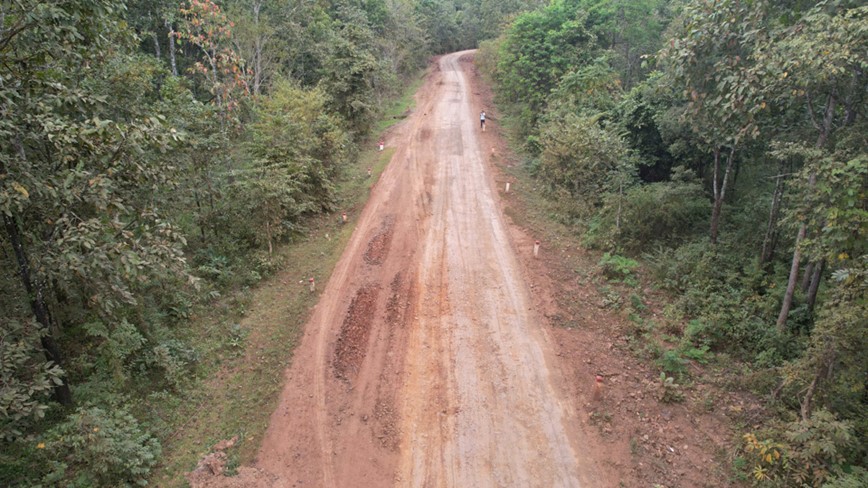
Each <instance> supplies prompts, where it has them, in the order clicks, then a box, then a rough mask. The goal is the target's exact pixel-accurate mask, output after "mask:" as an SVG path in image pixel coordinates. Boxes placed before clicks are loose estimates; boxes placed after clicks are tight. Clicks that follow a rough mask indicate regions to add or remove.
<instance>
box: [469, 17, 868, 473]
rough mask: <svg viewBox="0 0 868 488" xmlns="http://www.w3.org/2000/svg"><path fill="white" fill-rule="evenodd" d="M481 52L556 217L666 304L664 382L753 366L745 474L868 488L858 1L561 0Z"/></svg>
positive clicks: (867, 127)
mask: <svg viewBox="0 0 868 488" xmlns="http://www.w3.org/2000/svg"><path fill="white" fill-rule="evenodd" d="M478 57H479V61H480V63H481V65H482V66H483V67H484V68H485V71H486V72H487V73H488V74H489V75H490V76H491V77H492V79H493V80H494V81H495V83H496V85H497V92H498V94H499V96H500V99H501V105H502V106H504V107H505V108H506V111H507V112H508V113H509V114H510V119H511V120H512V126H513V127H514V132H515V134H516V135H517V137H518V138H519V140H520V141H522V143H523V145H524V147H525V149H526V150H527V152H528V154H529V155H530V157H531V163H530V164H531V166H530V168H531V170H532V171H533V172H534V174H535V175H536V176H537V177H538V178H539V179H540V180H541V181H543V182H545V184H546V187H547V188H548V190H549V191H550V194H551V196H552V198H553V199H554V200H556V201H557V202H558V205H559V208H560V209H561V213H560V215H561V218H562V219H563V220H564V221H566V222H568V223H571V224H573V225H575V226H576V228H577V229H579V230H580V231H581V232H582V233H583V235H584V239H585V241H586V242H587V243H588V244H589V245H591V246H593V247H598V248H600V249H603V250H606V251H608V252H610V253H622V254H626V255H632V256H642V257H643V258H644V261H645V262H646V264H647V268H648V269H649V270H650V271H651V272H652V275H653V277H654V278H655V279H656V281H657V282H658V283H659V284H660V286H662V287H664V288H665V289H667V290H669V291H670V292H671V293H672V294H673V295H674V296H675V300H676V302H675V305H674V306H673V307H672V308H671V310H669V317H670V320H676V321H678V320H683V323H686V324H687V325H686V326H685V327H683V328H682V329H681V337H680V338H678V340H677V342H676V343H674V344H669V346H667V347H663V348H658V349H657V350H656V352H655V353H656V354H662V355H663V357H659V358H657V359H658V364H661V365H662V366H663V369H664V373H670V372H679V373H682V374H683V373H684V371H683V368H678V367H676V366H678V365H680V364H681V363H683V361H686V360H687V359H688V358H691V357H693V358H695V357H698V356H699V355H702V354H705V353H706V352H709V351H710V352H717V353H718V356H719V357H730V358H731V359H732V360H733V361H737V362H739V363H740V364H742V365H744V366H743V368H745V369H746V370H749V371H753V373H752V374H748V375H747V376H748V377H749V378H750V381H749V383H750V384H753V385H755V390H756V391H757V392H758V393H760V394H762V395H763V396H764V398H766V402H767V405H768V407H769V412H775V413H776V415H772V416H771V417H770V418H769V419H768V422H767V423H766V424H765V425H763V426H762V427H761V428H759V429H758V430H756V431H751V432H747V433H746V434H745V438H744V445H743V446H742V448H741V450H740V452H739V453H738V454H737V455H738V456H740V457H739V459H741V460H742V461H740V462H741V463H742V464H743V465H744V466H745V468H744V472H746V473H748V474H746V476H747V475H749V476H750V478H751V479H753V480H754V481H756V482H757V483H760V484H763V485H767V486H829V487H831V486H863V485H864V484H865V483H866V481H868V475H866V471H865V467H866V466H868V463H866V455H868V451H866V450H865V446H866V445H868V416H866V412H868V391H866V386H868V382H866V374H868V343H866V337H868V320H866V317H868V300H866V291H868V199H866V191H868V152H866V148H868V144H866V142H868V141H866V134H868V124H866V119H865V116H866V113H865V107H866V95H868V77H866V68H868V8H866V7H865V6H864V5H862V3H861V2H851V1H846V0H839V1H831V0H830V1H821V2H815V1H802V0H793V1H784V2H771V1H764V0H754V1H744V0H717V1H704V0H701V1H700V0H688V1H685V2H668V1H665V0H642V1H630V2H627V1H620V0H554V1H552V2H551V3H550V4H549V5H547V6H545V7H543V8H540V9H538V10H536V11H534V12H531V13H527V14H523V15H521V16H518V17H517V18H516V19H515V20H514V21H513V22H512V23H511V24H510V26H509V27H508V29H506V30H505V32H504V33H503V34H502V36H500V37H499V38H498V39H496V40H494V41H491V42H488V43H485V44H484V45H483V49H482V51H481V53H480V55H479V56H478ZM652 337H654V335H653V331H652V333H651V334H647V335H646V336H645V338H646V339H648V340H651V338H652ZM688 352H689V354H688ZM653 355H654V354H652V356H653ZM673 365H675V366H673ZM667 366H668V369H667ZM732 367H733V368H735V367H736V366H735V363H733V366H732ZM676 379H677V378H676Z"/></svg>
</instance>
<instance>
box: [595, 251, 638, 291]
mask: <svg viewBox="0 0 868 488" xmlns="http://www.w3.org/2000/svg"><path fill="white" fill-rule="evenodd" d="M599 264H600V268H601V270H602V271H603V275H604V276H605V277H606V278H608V279H609V280H611V281H619V282H622V283H626V284H628V285H630V286H636V285H637V281H636V277H635V276H634V275H633V272H634V271H635V270H636V268H638V267H639V263H638V262H636V260H634V259H630V258H625V257H624V256H618V255H617V254H614V255H612V254H609V253H605V254H603V257H602V258H600V263H599Z"/></svg>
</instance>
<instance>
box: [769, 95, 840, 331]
mask: <svg viewBox="0 0 868 488" xmlns="http://www.w3.org/2000/svg"><path fill="white" fill-rule="evenodd" d="M808 102H809V110H810V112H811V113H810V116H811V118H812V120H813V117H814V112H813V110H812V109H810V107H811V105H810V94H808ZM836 103H837V99H836V95H835V93H832V94H831V95H829V98H828V99H827V101H826V108H825V110H824V114H823V125H822V127H818V128H819V130H820V134H819V136H817V144H816V147H818V148H822V147H823V146H825V145H826V141H827V140H828V139H829V134H830V133H831V132H832V122H833V120H834V117H835V105H836ZM816 184H817V174H816V173H811V176H810V177H809V178H808V188H810V189H813V188H814V186H815V185H816ZM807 230H808V228H807V224H806V223H805V222H804V221H803V222H802V224H801V225H800V226H799V232H798V234H797V235H796V245H795V249H794V250H793V263H792V265H791V266H790V278H789V281H788V282H787V291H786V292H785V294H784V301H783V303H782V304H781V313H780V314H778V322H777V327H778V330H783V329H784V325H786V323H787V316H788V315H789V314H790V307H792V306H793V292H794V291H795V290H796V281H797V280H798V279H799V260H800V259H801V250H800V249H799V244H801V242H802V240H803V239H804V238H805V235H806V234H807Z"/></svg>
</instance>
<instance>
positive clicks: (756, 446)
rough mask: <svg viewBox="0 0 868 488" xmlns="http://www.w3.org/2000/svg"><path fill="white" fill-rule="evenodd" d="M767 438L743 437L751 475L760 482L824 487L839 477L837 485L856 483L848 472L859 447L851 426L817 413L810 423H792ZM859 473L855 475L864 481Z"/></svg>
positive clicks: (777, 484)
mask: <svg viewBox="0 0 868 488" xmlns="http://www.w3.org/2000/svg"><path fill="white" fill-rule="evenodd" d="M766 435H767V436H768V437H767V438H765V439H762V440H761V439H760V437H758V436H757V435H756V434H753V433H748V434H745V435H744V441H745V444H744V451H745V453H746V454H747V455H748V457H749V458H750V459H752V464H753V466H751V474H752V476H753V478H754V479H756V480H757V481H761V482H765V483H767V485H769V486H781V487H784V486H825V485H823V484H824V483H825V482H827V481H830V482H831V481H833V480H836V477H839V478H837V481H834V483H839V482H840V483H844V482H845V481H847V482H849V481H853V476H852V475H853V473H848V471H850V470H851V469H852V468H851V466H850V463H852V462H854V461H855V458H856V454H857V452H858V446H857V445H856V435H855V432H854V428H853V425H852V423H850V422H847V421H840V420H838V419H837V418H835V416H834V415H833V414H832V413H830V412H828V411H826V410H817V411H816V412H814V414H813V416H812V417H811V418H810V419H809V420H807V421H802V420H799V421H795V422H789V423H787V424H784V425H782V426H780V427H779V428H778V429H776V431H772V432H768V433H766ZM764 437H765V436H764ZM774 437H777V438H782V439H783V441H775V440H772V438H774ZM858 471H861V470H858ZM858 471H857V473H856V475H857V476H862V477H863V478H864V472H863V473H861V474H860V473H858ZM848 478H849V480H848ZM832 486H834V484H833V485H832ZM839 486H847V485H846V484H844V485H839ZM862 486H864V485H862Z"/></svg>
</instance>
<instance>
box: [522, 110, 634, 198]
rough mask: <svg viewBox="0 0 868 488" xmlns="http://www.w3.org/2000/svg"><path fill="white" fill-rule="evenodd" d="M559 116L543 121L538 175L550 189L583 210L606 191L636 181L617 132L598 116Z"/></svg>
mask: <svg viewBox="0 0 868 488" xmlns="http://www.w3.org/2000/svg"><path fill="white" fill-rule="evenodd" d="M552 115H554V114H550V115H549V117H551V116H552ZM557 115H558V116H557V117H553V118H550V119H549V120H546V121H545V122H544V123H543V125H542V133H541V136H540V143H541V144H542V147H543V150H542V154H541V155H540V165H539V173H538V174H539V177H540V178H541V179H542V180H544V181H545V182H546V183H548V184H549V186H550V188H552V189H553V190H555V191H560V192H563V193H564V194H565V196H568V197H569V198H572V199H574V200H575V201H576V203H577V204H578V205H580V206H581V207H579V210H578V211H579V212H582V209H583V208H584V212H587V211H588V209H589V208H593V207H595V206H597V205H598V204H599V203H600V200H601V198H602V194H603V193H604V192H611V191H616V192H617V191H618V190H619V189H620V188H623V187H629V186H630V185H631V184H632V183H633V170H634V165H633V162H632V160H631V158H630V156H629V152H628V149H627V147H626V145H625V144H624V141H623V139H622V138H621V137H620V135H619V134H618V133H617V132H615V131H613V130H611V129H605V128H603V127H601V126H600V124H599V123H598V118H597V117H582V116H579V115H576V114H573V113H568V114H565V115H564V114H557ZM561 115H563V116H561Z"/></svg>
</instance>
